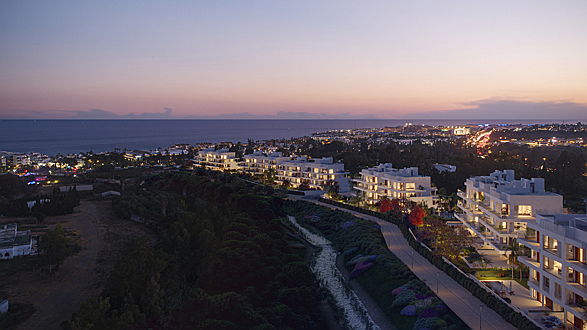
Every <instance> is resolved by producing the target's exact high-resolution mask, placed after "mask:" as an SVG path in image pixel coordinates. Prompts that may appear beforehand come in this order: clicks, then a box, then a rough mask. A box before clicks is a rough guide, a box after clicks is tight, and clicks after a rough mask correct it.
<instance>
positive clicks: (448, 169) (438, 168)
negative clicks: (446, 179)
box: [432, 163, 457, 173]
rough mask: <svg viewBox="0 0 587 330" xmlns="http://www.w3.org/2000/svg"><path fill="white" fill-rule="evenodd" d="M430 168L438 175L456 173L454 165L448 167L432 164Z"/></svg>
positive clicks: (446, 165)
mask: <svg viewBox="0 0 587 330" xmlns="http://www.w3.org/2000/svg"><path fill="white" fill-rule="evenodd" d="M432 167H433V168H434V169H435V170H436V171H438V172H439V173H442V172H448V173H454V172H456V171H457V167H456V166H455V165H449V164H438V163H435V164H432Z"/></svg>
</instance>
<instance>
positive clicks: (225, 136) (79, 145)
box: [0, 119, 541, 155]
mask: <svg viewBox="0 0 587 330" xmlns="http://www.w3.org/2000/svg"><path fill="white" fill-rule="evenodd" d="M407 122H411V123H413V124H416V125H418V124H427V125H463V124H533V123H541V122H539V121H527V120H526V121H522V120H517V121H516V120H501V121H500V120H372V119H358V120H351V119H340V120H326V119H320V120H310V119H308V120H294V119H292V120H0V151H10V152H23V153H28V152H39V153H43V154H47V155H56V154H62V155H66V154H74V153H79V152H87V151H93V152H103V151H112V150H114V149H128V150H154V149H157V148H165V147H169V146H172V145H175V144H184V143H185V144H196V143H202V142H211V143H216V142H225V141H230V142H247V141H248V140H249V139H252V140H268V139H283V138H295V137H302V136H308V135H311V134H312V133H315V132H324V131H328V130H334V129H355V128H383V127H392V126H399V125H404V124H405V123H407Z"/></svg>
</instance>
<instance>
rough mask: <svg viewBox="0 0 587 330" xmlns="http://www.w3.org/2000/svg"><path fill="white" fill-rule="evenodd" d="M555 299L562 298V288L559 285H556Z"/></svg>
mask: <svg viewBox="0 0 587 330" xmlns="http://www.w3.org/2000/svg"><path fill="white" fill-rule="evenodd" d="M554 297H555V298H557V299H560V298H561V286H560V284H558V283H554Z"/></svg>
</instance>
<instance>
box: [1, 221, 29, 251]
mask: <svg viewBox="0 0 587 330" xmlns="http://www.w3.org/2000/svg"><path fill="white" fill-rule="evenodd" d="M33 252H34V249H33V239H32V237H31V233H30V231H28V230H26V231H19V230H18V225H17V224H15V223H12V224H8V225H1V226H0V259H12V258H14V257H18V256H26V255H30V254H33Z"/></svg>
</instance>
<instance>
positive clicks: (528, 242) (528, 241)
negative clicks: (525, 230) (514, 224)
mask: <svg viewBox="0 0 587 330" xmlns="http://www.w3.org/2000/svg"><path fill="white" fill-rule="evenodd" d="M518 243H520V244H522V245H524V246H526V247H528V248H530V249H532V250H539V249H540V244H539V243H538V242H537V241H536V238H534V239H532V238H527V237H519V238H518Z"/></svg>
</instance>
